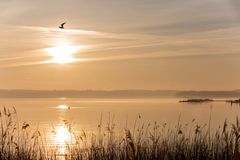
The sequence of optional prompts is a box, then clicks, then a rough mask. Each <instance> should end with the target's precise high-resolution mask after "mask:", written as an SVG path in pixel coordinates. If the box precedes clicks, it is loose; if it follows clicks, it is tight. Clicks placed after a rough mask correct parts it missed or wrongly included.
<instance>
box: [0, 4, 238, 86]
mask: <svg viewBox="0 0 240 160" xmlns="http://www.w3.org/2000/svg"><path fill="white" fill-rule="evenodd" d="M0 19H1V22H0V27H1V30H0V88H2V89H15V88H18V89H20V88H21V89H192V90H200V89H201V90H232V89H239V88H240V74H239V70H240V45H239V44H240V2H239V0H51V1H50V0H0ZM65 21H66V22H67V24H66V26H65V27H66V29H65V30H61V29H59V28H58V26H59V25H60V24H61V23H62V22H65ZM68 54H69V56H66V55H68ZM60 61H61V62H65V64H59V63H58V62H60ZM67 62H71V63H67Z"/></svg>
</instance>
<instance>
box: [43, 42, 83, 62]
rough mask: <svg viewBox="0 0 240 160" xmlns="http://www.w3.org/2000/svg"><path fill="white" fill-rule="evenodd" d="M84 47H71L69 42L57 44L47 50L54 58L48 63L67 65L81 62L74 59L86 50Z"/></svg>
mask: <svg viewBox="0 0 240 160" xmlns="http://www.w3.org/2000/svg"><path fill="white" fill-rule="evenodd" d="M84 48H85V46H83V45H78V46H76V45H71V44H70V43H68V42H59V43H56V44H55V45H54V46H53V47H51V48H47V49H46V52H47V53H48V55H49V56H51V57H52V58H51V59H50V60H48V61H46V63H58V64H67V63H73V62H76V61H80V59H79V58H76V57H74V54H76V53H77V52H79V51H81V50H82V49H84Z"/></svg>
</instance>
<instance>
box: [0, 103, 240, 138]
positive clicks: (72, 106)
mask: <svg viewBox="0 0 240 160" xmlns="http://www.w3.org/2000/svg"><path fill="white" fill-rule="evenodd" d="M178 101H179V99H174V98H169V99H166V98H165V99H64V98H59V99H0V105H2V106H6V107H9V108H11V107H12V106H14V107H15V108H16V109H17V113H18V118H19V121H20V122H21V123H22V122H24V121H26V122H28V123H30V126H37V127H38V128H39V129H40V130H42V131H43V132H44V133H46V134H48V133H51V130H52V129H53V128H55V129H56V130H57V131H58V132H59V134H60V135H59V137H58V135H57V136H56V137H55V138H57V141H60V142H61V141H65V140H66V137H67V136H66V135H65V134H67V133H65V132H66V130H65V129H64V128H63V127H61V126H63V125H64V120H67V121H68V122H69V123H71V125H72V126H73V127H74V128H75V130H82V129H83V130H85V131H86V132H94V131H96V129H97V126H98V124H99V123H100V119H101V117H102V121H103V124H107V123H108V122H109V121H113V122H114V124H115V125H116V129H124V127H126V125H127V126H128V127H130V128H131V127H133V125H134V122H135V120H136V119H138V117H139V116H141V121H142V122H145V123H148V122H151V123H154V122H155V121H156V122H157V123H159V124H163V123H167V124H168V125H173V126H174V125H176V124H177V123H178V121H179V119H180V122H181V123H182V124H186V123H191V121H192V120H193V119H195V122H196V123H199V124H205V123H207V124H208V123H209V119H210V115H211V127H212V128H217V127H218V126H219V125H223V123H224V121H225V119H227V120H228V122H235V120H236V116H239V115H240V106H238V105H232V106H231V105H230V104H228V103H226V102H209V103H198V104H193V103H179V102H178ZM64 136H65V137H64ZM58 138H59V139H58ZM64 138H65V139H64Z"/></svg>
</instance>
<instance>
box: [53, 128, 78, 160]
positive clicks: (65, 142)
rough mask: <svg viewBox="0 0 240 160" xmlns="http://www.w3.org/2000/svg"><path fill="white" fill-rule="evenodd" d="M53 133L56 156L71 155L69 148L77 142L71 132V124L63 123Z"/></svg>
mask: <svg viewBox="0 0 240 160" xmlns="http://www.w3.org/2000/svg"><path fill="white" fill-rule="evenodd" d="M52 133H53V136H52V145H53V146H54V148H55V154H56V156H58V157H60V158H61V157H64V156H66V155H69V154H70V150H69V148H71V146H72V145H74V144H75V138H74V136H73V133H72V132H71V126H69V125H67V124H62V125H60V126H58V127H57V128H55V129H54V130H53V131H52Z"/></svg>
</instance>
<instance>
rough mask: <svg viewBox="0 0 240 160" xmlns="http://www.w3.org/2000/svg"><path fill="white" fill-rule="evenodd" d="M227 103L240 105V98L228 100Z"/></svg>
mask: <svg viewBox="0 0 240 160" xmlns="http://www.w3.org/2000/svg"><path fill="white" fill-rule="evenodd" d="M226 102H227V103H231V104H232V103H239V104H240V98H239V99H236V100H226Z"/></svg>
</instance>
